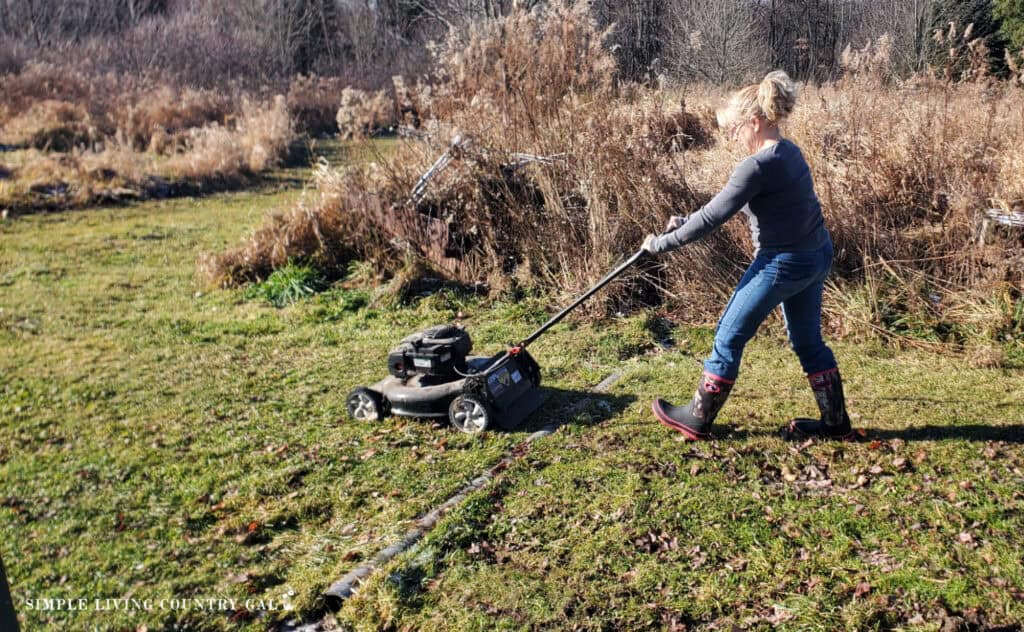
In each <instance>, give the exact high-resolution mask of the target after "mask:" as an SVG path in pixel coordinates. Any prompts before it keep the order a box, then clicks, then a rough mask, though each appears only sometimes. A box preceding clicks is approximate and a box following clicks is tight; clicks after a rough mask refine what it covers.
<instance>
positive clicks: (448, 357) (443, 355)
mask: <svg viewBox="0 0 1024 632" xmlns="http://www.w3.org/2000/svg"><path fill="white" fill-rule="evenodd" d="M472 348H473V342H472V340H470V338H469V334H468V333H466V331H465V330H464V329H460V328H458V327H455V326H454V325H437V326H434V327H430V328H428V329H424V330H423V331H418V332H416V333H414V334H411V335H409V336H406V337H405V338H402V340H400V341H399V343H398V346H396V347H395V348H394V349H392V350H391V353H389V354H388V372H389V373H391V375H393V376H395V377H397V378H401V379H403V380H404V379H406V378H409V377H412V376H414V375H428V376H431V377H437V378H446V379H457V378H458V377H459V375H458V373H460V372H461V373H465V372H466V356H467V355H469V351H470V349H472Z"/></svg>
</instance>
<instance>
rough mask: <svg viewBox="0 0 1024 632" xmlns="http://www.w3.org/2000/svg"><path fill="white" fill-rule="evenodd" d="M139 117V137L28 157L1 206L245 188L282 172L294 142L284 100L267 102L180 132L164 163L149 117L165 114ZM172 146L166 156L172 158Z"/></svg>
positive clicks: (44, 206)
mask: <svg viewBox="0 0 1024 632" xmlns="http://www.w3.org/2000/svg"><path fill="white" fill-rule="evenodd" d="M44 103H45V102H44ZM33 111H35V110H32V109H30V110H29V112H33ZM175 111H176V112H178V113H181V112H187V108H186V107H180V108H177V109H176V110H175ZM135 112H136V114H137V117H136V118H134V119H133V120H135V121H136V123H137V125H136V127H135V128H134V129H135V130H136V131H137V134H136V135H130V134H127V133H125V132H123V131H119V132H117V133H116V134H115V135H114V136H113V137H107V138H104V139H103V140H101V141H92V142H91V143H90V144H89V145H83V144H75V145H74V146H73V147H71V148H70V149H69V150H68V151H64V152H54V151H48V149H51V148H52V144H50V145H49V146H48V147H45V148H44V149H43V150H40V149H30V150H26V151H23V152H20V160H19V163H20V164H18V165H17V167H16V169H14V170H12V171H11V178H10V181H9V182H6V183H5V185H4V187H3V188H2V189H0V206H3V207H5V208H7V209H10V210H13V211H14V212H16V213H18V212H28V211H32V210H49V209H60V208H71V207H82V206H89V205H93V204H97V203H101V202H108V201H118V200H125V199H144V198H148V197H166V196H168V195H173V194H174V193H175V192H179V191H180V192H185V193H197V192H201V191H206V190H219V189H223V188H228V187H235V186H240V185H243V184H246V183H248V182H250V181H251V180H252V178H253V177H254V176H256V175H257V174H259V173H260V172H263V171H265V170H267V169H270V168H272V167H274V166H276V165H278V164H279V163H280V161H281V160H282V159H283V158H284V157H285V155H286V154H287V152H288V148H289V144H290V143H291V141H292V140H293V138H294V127H293V122H292V119H291V117H290V115H289V113H288V108H287V105H286V103H285V98H284V97H283V96H278V97H276V98H274V99H273V100H272V101H270V102H266V103H258V102H252V101H249V100H247V99H243V100H242V104H241V108H240V113H239V114H238V115H237V116H236V117H233V118H229V119H228V121H227V122H225V123H224V124H220V123H217V122H213V123H208V124H204V125H202V126H201V127H188V128H183V129H178V130H176V131H175V140H174V141H173V153H172V155H170V156H169V157H166V158H162V157H161V156H160V155H159V153H160V152H158V151H156V150H155V149H153V148H154V146H156V145H158V144H159V143H160V142H161V141H160V139H161V138H162V135H164V134H166V132H164V129H165V128H164V127H163V124H162V123H152V122H153V121H155V120H156V118H147V116H149V117H153V116H159V112H160V110H159V109H158V108H149V109H142V110H135ZM154 112H157V114H156V115H154ZM198 119H199V117H197V119H196V120H198ZM160 120H162V121H165V122H166V121H169V120H171V119H169V118H163V119H160ZM149 123H152V124H153V129H155V130H156V131H154V132H153V133H152V135H151V136H150V138H149V140H148V147H147V149H149V150H150V151H140V148H139V146H138V144H137V143H139V142H141V141H140V139H141V138H144V137H145V136H146V135H147V134H149V131H148V130H149V129H150V127H149ZM48 129H53V128H48ZM168 146H169V145H161V149H163V150H164V151H165V152H166V151H167V147H168Z"/></svg>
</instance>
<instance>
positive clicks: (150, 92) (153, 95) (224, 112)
mask: <svg viewBox="0 0 1024 632" xmlns="http://www.w3.org/2000/svg"><path fill="white" fill-rule="evenodd" d="M237 104H238V98H237V95H234V94H232V93H231V91H230V90H217V91H214V90H196V89H194V88H184V89H177V88H173V87H171V86H158V87H155V88H151V89H147V90H145V91H142V92H140V93H139V94H137V95H131V96H130V97H129V98H123V97H122V101H121V102H120V103H118V104H117V105H116V106H115V109H114V111H113V112H111V119H112V126H113V127H114V128H115V129H116V130H117V132H118V133H119V134H120V136H121V138H122V139H123V140H125V141H126V142H127V143H129V144H130V145H131V146H132V147H134V148H135V149H136V150H137V151H149V152H151V153H156V154H171V153H174V152H176V151H179V150H181V149H183V148H184V147H186V145H187V142H186V141H187V137H188V134H189V132H190V130H193V129H196V128H201V127H204V126H206V125H209V124H211V123H217V124H220V125H224V124H226V123H227V122H228V121H229V120H230V119H231V118H233V117H234V116H236V115H237V114H238V113H239V112H238V105H237Z"/></svg>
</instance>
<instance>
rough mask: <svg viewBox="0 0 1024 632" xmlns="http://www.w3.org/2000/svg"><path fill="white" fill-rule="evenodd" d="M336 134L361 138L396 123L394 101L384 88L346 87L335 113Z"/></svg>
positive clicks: (349, 137) (345, 137) (346, 137)
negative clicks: (373, 90) (366, 89)
mask: <svg viewBox="0 0 1024 632" xmlns="http://www.w3.org/2000/svg"><path fill="white" fill-rule="evenodd" d="M335 121H336V122H337V124H338V134H339V135H340V136H341V137H342V138H344V139H351V138H361V137H364V136H368V135H369V134H371V133H373V132H375V131H378V130H383V129H387V128H390V127H394V126H395V125H396V124H397V123H398V117H397V113H396V112H395V102H394V100H393V99H392V98H391V97H390V96H388V93H387V91H386V90H377V91H375V92H367V91H365V90H358V89H356V88H351V87H346V88H345V89H343V90H342V91H341V104H340V105H339V107H338V109H337V112H336V113H335Z"/></svg>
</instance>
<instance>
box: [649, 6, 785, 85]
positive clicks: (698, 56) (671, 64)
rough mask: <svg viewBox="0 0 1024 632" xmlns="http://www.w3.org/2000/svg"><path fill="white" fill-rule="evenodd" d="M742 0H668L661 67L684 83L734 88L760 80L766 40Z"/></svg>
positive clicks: (750, 11) (766, 52) (765, 65)
mask: <svg viewBox="0 0 1024 632" xmlns="http://www.w3.org/2000/svg"><path fill="white" fill-rule="evenodd" d="M755 8H756V7H755V6H754V5H753V4H752V3H751V2H749V1H747V0H670V2H669V4H668V7H667V9H666V16H665V24H664V30H663V33H664V35H663V37H664V42H665V58H666V59H665V66H666V68H667V69H668V70H669V71H670V72H671V73H672V74H673V75H674V76H675V77H677V78H679V79H682V80H685V81H709V82H712V83H716V84H736V83H739V82H741V81H745V80H749V79H750V78H752V77H754V76H759V75H760V74H763V71H764V70H766V68H767V61H768V40H767V39H766V38H765V33H764V32H763V30H762V29H760V28H759V25H758V19H757V14H756V12H755Z"/></svg>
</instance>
